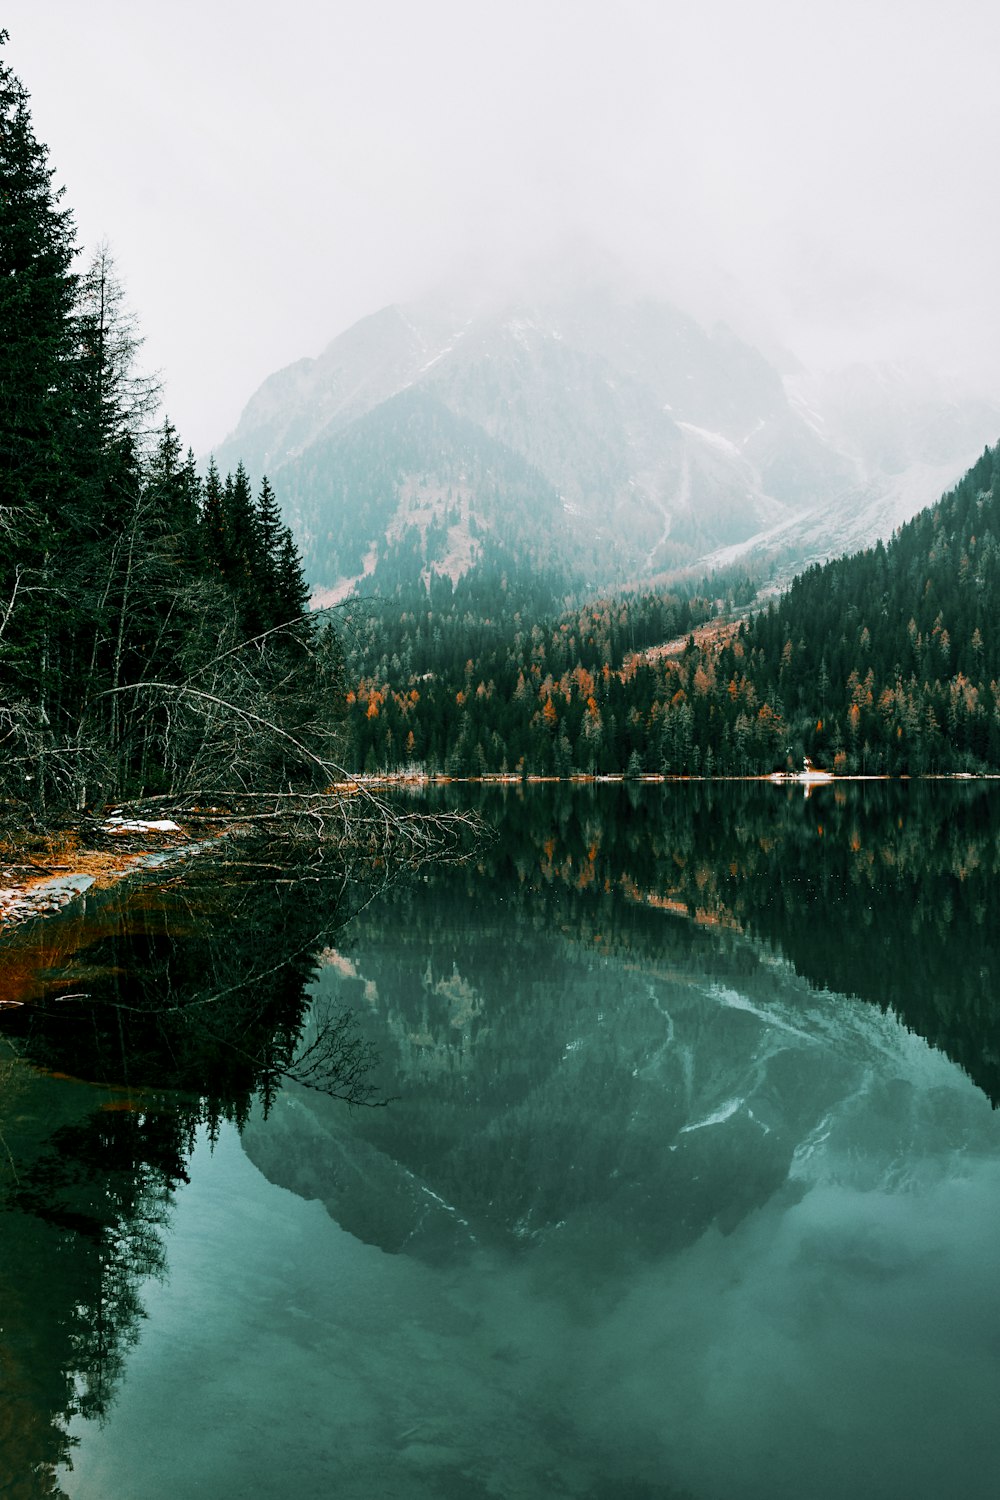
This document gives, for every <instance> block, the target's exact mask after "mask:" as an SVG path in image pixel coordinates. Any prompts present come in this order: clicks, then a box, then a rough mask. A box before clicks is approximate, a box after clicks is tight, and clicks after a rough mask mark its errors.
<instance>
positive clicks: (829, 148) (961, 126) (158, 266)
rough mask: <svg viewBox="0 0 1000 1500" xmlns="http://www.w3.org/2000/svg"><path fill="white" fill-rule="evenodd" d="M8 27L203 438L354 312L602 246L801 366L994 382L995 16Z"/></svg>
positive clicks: (194, 1)
mask: <svg viewBox="0 0 1000 1500" xmlns="http://www.w3.org/2000/svg"><path fill="white" fill-rule="evenodd" d="M3 24H4V25H5V26H6V27H7V28H8V30H9V32H10V42H9V44H8V45H7V47H6V48H5V52H6V56H7V60H8V62H9V63H10V64H11V66H12V67H13V68H14V69H15V71H16V72H17V73H18V74H19V75H20V77H21V78H22V80H23V81H24V83H25V84H26V86H27V88H28V89H29V91H30V93H31V95H32V111H33V117H34V121H35V127H36V131H37V133H38V135H39V137H40V138H41V139H42V140H43V141H45V142H46V143H47V145H48V146H49V149H50V159H51V163H52V165H53V167H54V168H55V172H56V180H57V182H59V183H61V184H64V185H65V187H66V200H65V201H66V202H67V204H68V205H69V206H70V207H71V208H72V209H73V211H74V214H75V218H76V222H77V226H78V231H79V236H80V240H81V242H82V244H84V245H85V246H87V247H93V246H94V245H95V244H96V243H97V242H98V241H99V240H100V239H102V238H104V237H106V238H107V239H108V241H109V242H110V245H111V248H112V251H113V254H114V256H115V258H116V261H117V264H118V268H119V271H120V273H121V275H122V277H123V279H124V281H125V283H126V286H127V289H128V294H129V300H130V302H131V304H132V306H133V307H134V308H135V310H136V312H137V313H138V315H139V319H140V322H141V325H142V327H143V330H144V332H145V335H146V346H145V351H144V352H145V357H146V362H147V364H148V365H150V366H152V367H154V368H158V369H159V370H160V371H161V372H162V375H163V379H164V387H165V404H166V407H167V410H168V411H169V412H170V414H171V416H172V417H173V419H174V421H175V422H176V423H177V425H178V427H179V428H180V430H181V433H182V436H183V437H184V440H185V441H186V442H190V443H192V444H193V445H194V446H195V448H196V449H197V450H199V451H204V450H205V449H206V448H208V447H209V446H210V445H212V444H214V443H216V442H218V441H219V440H220V439H221V438H222V437H223V436H224V435H225V434H226V432H228V431H229V430H230V429H231V428H232V426H233V425H234V424H235V421H236V418H237V416H238V414H239V411H240V409H241V408H242V406H243V404H244V402H245V401H246V399H247V398H248V396H249V395H250V394H251V392H252V391H253V390H254V388H255V387H256V385H257V384H258V383H259V382H260V380H261V379H263V377H264V376H265V375H267V374H268V373H269V372H270V371H271V370H273V369H275V368H277V367H279V366H281V365H284V364H287V363H289V362H290V361H292V360H294V359H297V358H299V357H301V356H303V355H310V354H316V353H318V352H319V351H320V350H321V349H322V348H323V347H324V345H325V344H326V343H327V342H329V340H330V338H332V337H333V336H334V335H335V334H336V333H337V332H339V331H340V330H341V329H342V328H344V327H346V326H347V325H348V324H349V323H351V322H352V321H354V320H355V319H356V318H358V317H360V316H362V315H363V314H365V313H367V312H370V311H373V310H375V309H376V308H378V307H379V306H381V305H383V304H384V303H386V302H390V301H400V300H407V299H413V298H417V297H420V296H421V295H423V294H425V293H426V292H428V291H430V290H432V289H434V288H439V287H447V286H448V285H449V284H451V283H455V282H458V281H461V282H462V283H463V284H464V285H466V286H468V285H470V284H471V285H473V286H474V285H476V284H477V282H481V281H485V280H490V281H492V280H495V279H496V278H497V277H498V276H502V277H504V278H506V280H507V283H508V284H512V283H513V282H514V281H515V280H516V271H515V268H516V267H518V266H519V265H520V264H521V263H522V262H524V261H525V260H528V259H530V260H532V261H535V262H537V261H539V260H545V259H548V260H549V261H550V263H551V262H552V261H553V260H555V262H556V263H557V264H558V265H560V266H565V267H566V274H567V275H571V274H573V273H572V262H573V261H574V259H575V258H576V257H577V255H578V253H579V247H581V246H583V247H586V250H585V257H584V258H585V259H586V260H587V261H588V262H590V261H592V260H593V258H594V257H595V256H598V257H602V256H607V257H610V258H611V261H612V262H613V263H616V264H620V265H621V266H622V267H624V268H625V269H626V270H627V272H628V274H629V275H630V276H631V277H632V278H634V280H635V283H636V284H637V285H640V286H642V287H644V288H646V289H651V290H656V291H658V292H659V293H661V294H663V295H666V296H668V297H670V298H672V300H674V301H676V302H677V303H678V304H680V305H681V306H683V307H685V308H687V309H688V310H690V311H692V312H694V313H695V315H696V316H699V317H700V318H702V319H703V320H706V321H711V320H713V319H715V318H717V317H723V318H725V319H727V320H728V321H730V322H731V323H733V324H734V325H735V326H737V327H738V328H739V329H740V330H741V331H743V332H745V333H748V334H749V335H750V336H752V337H753V338H755V339H757V340H758V341H759V342H761V343H762V344H763V345H764V346H766V347H768V348H771V349H773V348H775V347H778V346H784V347H785V348H787V349H789V350H791V351H793V352H794V353H795V354H796V355H797V356H798V357H800V358H801V359H803V360H804V361H805V362H806V363H807V364H810V365H816V364H828V363H838V362H847V361H849V360H853V359H872V358H901V357H916V358H919V359H921V360H923V361H924V362H926V363H928V364H930V365H932V366H934V367H935V368H939V369H944V370H946V371H948V372H949V373H952V374H954V375H955V376H957V377H960V378H962V379H964V380H968V381H971V382H973V383H976V384H978V385H979V386H980V387H981V388H984V389H987V390H990V391H993V392H996V391H998V390H1000V350H998V348H997V342H998V341H997V340H996V338H995V336H994V330H995V328H996V327H997V325H998V314H1000V284H998V282H1000V278H997V275H996V267H997V265H998V263H1000V200H998V198H997V195H996V192H995V190H994V173H995V163H996V161H997V160H998V159H1000V109H998V108H997V106H996V103H995V79H994V72H995V58H996V57H997V56H998V55H1000V11H998V10H997V9H996V8H995V7H992V6H988V5H987V4H986V3H985V0H957V3H953V4H951V5H949V6H947V7H945V6H942V5H940V4H937V3H929V0H907V3H903V0H899V3H896V0H863V3H856V0H848V3H842V4H840V5H839V6H837V7H836V8H833V7H825V8H823V9H822V10H820V9H819V8H817V7H815V6H803V5H802V4H801V3H792V0H758V3H757V4H755V5H752V6H751V5H747V4H746V3H745V0H705V3H703V4H701V5H699V6H697V7H694V6H691V5H689V4H684V5H681V4H678V3H674V0H616V3H614V4H611V3H610V0H531V3H527V0H504V3H503V4H500V3H494V0H480V3H472V4H470V3H469V0H423V3H421V4H420V5H415V4H413V3H412V0H367V3H365V4H364V5H361V4H359V3H348V0H332V3H330V0H327V3H320V0H286V3H285V4H284V6H283V7H280V8H279V7H275V6H273V5H266V6H265V5H263V4H260V3H259V0H241V3H239V4H235V3H229V0H175V3H174V4H172V5H170V6H159V7H154V6H151V5H134V6H123V5H121V3H120V0H87V3H86V4H80V3H79V0H45V3H44V4H39V0H7V3H6V4H5V6H4V18H3ZM567 247H572V249H568V248H567Z"/></svg>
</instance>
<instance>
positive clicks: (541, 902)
mask: <svg viewBox="0 0 1000 1500" xmlns="http://www.w3.org/2000/svg"><path fill="white" fill-rule="evenodd" d="M546 803H547V806H546V812H545V815H544V816H543V817H539V799H538V798H537V797H533V796H532V795H531V793H530V792H529V794H528V796H526V797H524V798H522V797H520V796H518V795H517V794H516V793H513V794H508V796H507V797H506V798H505V800H504V810H503V828H504V838H503V844H502V846H501V847H499V848H498V849H497V850H496V851H495V852H491V853H488V855H487V858H492V860H493V864H492V865H491V869H490V878H491V880H492V881H493V883H494V886H495V888H496V889H499V888H500V887H501V885H502V887H503V889H504V892H505V899H506V900H508V901H511V900H513V901H519V902H521V904H522V905H523V907H524V919H525V920H528V921H531V922H533V923H534V924H535V925H536V926H540V927H546V926H547V927H549V929H550V930H551V931H553V933H555V932H562V933H565V934H566V935H572V936H573V937H574V938H577V939H579V940H582V941H584V942H590V943H593V942H594V940H595V936H596V935H597V934H600V943H599V944H598V945H597V946H599V947H603V948H604V949H605V950H607V949H609V948H610V949H612V950H614V951H620V952H626V953H627V952H628V951H630V950H632V949H633V948H634V949H636V950H637V951H639V952H643V953H650V952H652V953H655V952H657V951H658V950H659V949H661V948H662V946H663V943H664V939H665V932H666V925H665V924H666V922H667V921H669V917H670V914H671V913H673V914H675V915H678V916H680V915H683V916H686V917H688V918H691V919H693V920H694V921H695V922H696V923H698V924H700V925H702V926H704V927H706V928H710V929H716V930H717V929H718V928H719V927H727V926H730V927H734V928H736V929H739V930H740V931H743V932H745V933H747V934H749V935H750V936H752V937H754V938H757V939H759V940H761V941H763V942H765V943H767V944H769V945H772V946H773V947H775V948H777V949H778V950H780V952H781V953H782V954H783V956H784V957H785V958H787V959H788V960H790V961H791V962H792V963H793V965H794V966H795V968H796V970H797V971H798V972H799V973H800V974H801V975H803V977H805V978H806V979H808V980H809V981H810V982H811V983H813V984H815V985H816V986H817V987H819V988H825V989H830V990H834V991H838V992H840V993H843V994H850V995H856V996H857V997H858V998H860V999H863V1000H867V1001H870V1002H873V1003H875V1004H877V1005H879V1006H881V1007H882V1008H889V1009H891V1010H892V1011H893V1012H894V1013H895V1014H896V1015H897V1016H898V1017H899V1018H900V1019H901V1020H902V1021H903V1022H904V1024H905V1025H907V1026H908V1027H910V1028H911V1029H912V1030H914V1031H916V1032H918V1033H919V1034H920V1035H921V1036H923V1037H924V1038H926V1040H927V1041H929V1042H930V1043H931V1044H932V1045H934V1046H936V1047H939V1048H940V1049H941V1050H943V1051H944V1052H946V1053H947V1054H948V1056H949V1057H951V1058H952V1060H953V1061H955V1062H957V1063H958V1064H959V1065H960V1066H961V1067H963V1068H964V1069H965V1070H966V1071H967V1072H968V1073H969V1075H970V1077H972V1078H973V1079H974V1081H975V1082H976V1083H977V1084H978V1085H979V1086H980V1087H981V1088H982V1089H983V1090H984V1091H985V1092H986V1093H987V1094H988V1095H989V1097H990V1098H991V1100H992V1101H993V1102H994V1103H997V1102H1000V1008H998V1007H1000V1000H998V996H1000V950H998V949H997V946H996V943H995V941H994V934H995V932H996V930H997V927H998V923H1000V884H998V880H997V877H998V875H1000V788H998V787H995V786H993V785H992V784H990V783H972V784H967V785H966V784H961V783H959V784H955V783H942V782H910V783H905V782H903V783H900V782H872V783H846V782H845V783H842V784H840V785H836V786H829V787H823V788H820V789H819V790H818V791H816V792H815V793H814V794H813V796H812V797H810V798H809V799H808V800H806V799H804V798H803V796H802V794H801V792H800V791H799V790H798V789H795V790H793V791H790V792H788V791H786V790H785V789H782V788H777V787H769V786H760V785H750V786H747V785H740V784H739V783H735V784H726V783H715V784H713V783H690V784H687V785H682V786H675V785H667V786H663V787H640V786H637V785H631V786H629V785H626V786H623V787H620V788H615V787H611V786H605V787H598V788H595V789H593V790H591V789H589V788H586V787H580V788H571V787H563V788H558V789H555V794H554V795H553V796H552V797H551V798H548V799H546ZM481 806H482V810H483V812H484V813H485V814H486V816H489V808H490V802H489V798H488V796H486V797H484V799H483V801H482V804H481ZM620 892H624V894H625V896H626V897H627V898H628V899H627V901H626V902H625V903H622V902H620V901H619V900H617V899H616V897H617V893H620Z"/></svg>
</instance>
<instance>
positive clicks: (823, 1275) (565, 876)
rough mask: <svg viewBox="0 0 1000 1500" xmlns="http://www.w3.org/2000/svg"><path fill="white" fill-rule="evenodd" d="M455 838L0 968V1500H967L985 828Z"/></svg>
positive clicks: (866, 799) (912, 812)
mask: <svg viewBox="0 0 1000 1500" xmlns="http://www.w3.org/2000/svg"><path fill="white" fill-rule="evenodd" d="M459 801H461V802H462V805H468V804H470V803H471V804H472V805H475V806H478V807H479V808H480V810H481V812H482V813H483V815H484V816H485V817H486V818H487V819H488V820H489V821H490V822H491V823H492V824H494V825H495V827H496V829H497V838H496V841H495V842H494V843H492V844H490V845H488V846H486V847H484V848H483V849H481V850H480V851H478V852H477V854H476V855H475V856H474V857H473V859H472V860H471V861H470V862H467V863H464V864H462V863H457V864H440V865H435V866H427V867H424V868H423V869H422V870H420V871H418V872H417V873H416V874H409V875H405V876H400V877H399V878H398V879H396V880H394V881H387V880H385V879H383V878H382V877H381V875H380V872H378V871H370V872H369V871H366V872H359V871H357V870H351V869H344V868H341V867H340V866H339V865H338V863H337V861H336V860H335V859H331V858H327V859H326V860H318V859H316V858H314V857H312V856H311V855H304V856H303V857H302V859H301V861H300V864H299V865H298V867H296V868H295V869H293V870H289V869H287V868H276V867H275V866H274V865H273V864H272V863H271V859H270V856H269V855H268V854H267V851H255V850H252V849H249V848H246V849H242V850H240V851H234V852H232V853H231V854H230V855H229V856H227V858H226V859H220V860H216V859H209V858H207V857H206V858H204V859H203V860H202V861H200V862H199V861H194V862H192V868H191V870H190V872H189V873H187V874H186V875H185V877H184V879H183V880H181V879H174V880H172V881H170V882H168V883H167V884H165V885H164V884H160V885H156V884H153V883H148V884H143V883H141V882H139V883H136V884H133V885H130V886H128V887H127V888H123V889H122V890H119V891H116V892H115V891H113V892H107V893H104V894H103V895H100V896H88V897H87V898H86V900H85V901H84V902H81V903H80V904H79V906H78V908H77V909H75V910H73V911H67V912H66V913H64V914H62V915H60V916H57V917H54V918H51V919H49V920H47V921H46V922H44V923H38V924H35V925H34V926H33V927H32V928H30V929H28V928H22V929H19V930H17V931H16V932H14V933H10V934H8V935H7V936H6V938H5V939H4V943H3V946H2V947H0V998H4V999H6V1000H7V1001H8V1002H11V1001H18V1002H21V1003H18V1004H8V1006H7V1008H6V1009H4V1010H3V1011H2V1012H0V1029H2V1034H0V1182H2V1186H3V1198H2V1212H0V1325H2V1331H0V1339H2V1363H0V1378H2V1384H3V1390H2V1397H3V1399H2V1401H0V1477H2V1481H3V1482H2V1483H0V1493H2V1494H3V1495H5V1496H12V1497H15V1500H36V1497H42V1496H45V1497H55V1496H64V1497H68V1500H107V1497H108V1496H111V1495H119V1496H126V1497H132V1496H135V1497H137V1500H168V1497H169V1500H177V1497H185V1500H187V1497H192V1496H199V1495H204V1496H206V1497H212V1500H238V1497H244V1496H247V1497H249V1496H253V1497H261V1500H268V1497H275V1500H278V1497H296V1500H298V1497H302V1496H306V1495H310V1496H311V1495H317V1496H320V1495H336V1496H337V1497H338V1500H370V1497H372V1496H376V1497H386V1500H397V1497H398V1500H432V1497H433V1500H439V1497H443V1500H448V1497H455V1500H479V1497H487V1496H489V1497H501V1500H522V1497H523V1500H536V1497H537V1500H542V1497H551V1496H568V1497H579V1500H734V1497H739V1500H744V1497H745V1500H774V1497H789V1500H792V1497H796V1500H799V1497H802V1496H809V1497H811V1500H826V1497H829V1500H843V1497H845V1496H851V1497H852V1500H867V1497H872V1500H876V1497H877V1500H891V1497H897V1496H898V1497H899V1500H904V1497H905V1500H914V1497H928V1500H931V1497H934V1500H938V1497H940V1496H942V1495H946V1494H953V1495H961V1496H962V1497H964V1500H978V1497H983V1500H985V1497H987V1496H989V1497H991V1500H992V1497H993V1496H994V1495H995V1494H996V1484H997V1478H996V1476H997V1471H998V1462H1000V1423H998V1421H997V1413H998V1411H1000V1274H998V1273H1000V1254H998V1242H1000V1237H998V1230H1000V1115H998V1113H997V1111H996V1109H995V1104H996V1102H997V1101H998V1100H1000V944H998V943H997V933H998V931H1000V787H994V786H992V785H990V784H980V783H972V784H968V785H956V784H953V783H909V784H908V783H895V784H893V783H860V784H848V783H845V784H836V785H832V786H824V787H820V788H818V789H817V790H815V791H814V792H813V794H812V795H811V796H809V797H804V796H803V794H802V791H801V789H799V788H793V789H789V788H784V787H774V786H767V785H739V784H733V785H726V784H715V785H710V784H686V785H680V784H677V785H663V786H633V785H627V786H596V787H594V786H553V787H528V788H524V789H522V788H510V789H502V790H501V789H497V788H483V789H482V790H481V791H476V790H475V789H473V788H453V789H450V790H448V791H446V792H441V793H439V794H438V803H439V805H446V804H448V805H450V804H452V803H456V802H459ZM161 880H162V876H161ZM349 1101H354V1102H349Z"/></svg>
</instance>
